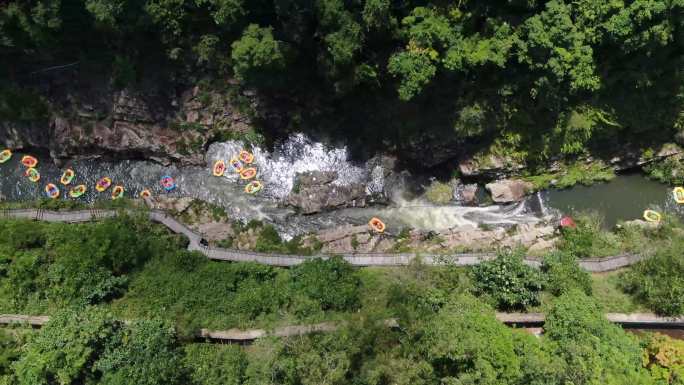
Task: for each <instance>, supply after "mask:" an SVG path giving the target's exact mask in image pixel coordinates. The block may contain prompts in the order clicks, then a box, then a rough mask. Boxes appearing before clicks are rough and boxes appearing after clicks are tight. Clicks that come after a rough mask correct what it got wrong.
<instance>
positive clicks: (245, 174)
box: [240, 167, 257, 180]
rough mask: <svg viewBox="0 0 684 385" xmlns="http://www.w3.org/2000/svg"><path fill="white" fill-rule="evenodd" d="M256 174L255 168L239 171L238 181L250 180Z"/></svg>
mask: <svg viewBox="0 0 684 385" xmlns="http://www.w3.org/2000/svg"><path fill="white" fill-rule="evenodd" d="M256 174H257V170H256V168H254V167H249V168H246V169H244V170H242V171H240V179H244V180H248V179H252V178H254V177H255V176H256Z"/></svg>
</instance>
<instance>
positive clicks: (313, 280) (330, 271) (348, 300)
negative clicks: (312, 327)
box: [292, 257, 361, 310]
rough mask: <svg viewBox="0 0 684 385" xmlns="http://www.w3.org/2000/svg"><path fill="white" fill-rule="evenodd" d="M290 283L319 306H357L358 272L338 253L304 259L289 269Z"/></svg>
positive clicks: (332, 307) (332, 308) (335, 307)
mask: <svg viewBox="0 0 684 385" xmlns="http://www.w3.org/2000/svg"><path fill="white" fill-rule="evenodd" d="M292 285H293V287H294V288H295V290H298V291H300V292H302V293H304V294H305V295H307V296H308V297H310V298H313V299H314V300H316V301H318V302H319V303H320V306H321V308H322V309H323V310H352V309H355V308H357V307H358V306H359V302H360V298H359V286H360V285H361V281H360V279H359V276H358V274H357V272H356V270H355V269H354V267H353V266H351V265H350V264H349V263H347V261H345V260H344V259H343V258H342V257H332V258H330V259H321V258H315V259H310V260H307V261H306V262H304V263H302V264H301V265H299V266H297V267H295V268H293V269H292Z"/></svg>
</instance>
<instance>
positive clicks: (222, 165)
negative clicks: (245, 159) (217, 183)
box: [211, 160, 226, 176]
mask: <svg viewBox="0 0 684 385" xmlns="http://www.w3.org/2000/svg"><path fill="white" fill-rule="evenodd" d="M211 172H212V174H214V176H223V173H224V172H226V162H224V161H222V160H217V161H216V162H215V163H214V167H213V168H212V170H211Z"/></svg>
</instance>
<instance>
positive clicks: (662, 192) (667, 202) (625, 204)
mask: <svg viewBox="0 0 684 385" xmlns="http://www.w3.org/2000/svg"><path fill="white" fill-rule="evenodd" d="M541 198H542V200H543V202H544V203H545V204H546V206H547V207H549V208H554V209H557V210H559V211H561V213H563V214H572V213H573V212H581V211H596V212H598V213H599V214H601V215H602V216H603V217H604V225H605V226H606V227H612V226H614V225H615V224H616V223H617V222H618V221H621V220H630V219H636V218H641V217H642V214H643V212H644V210H645V209H648V208H650V209H656V210H658V211H660V212H664V213H670V214H678V215H682V214H683V213H684V205H678V204H677V203H676V202H675V201H674V198H673V196H672V188H671V187H669V186H666V185H664V184H661V183H657V182H654V181H652V180H650V179H647V178H645V177H644V176H643V175H640V174H629V175H620V176H618V177H616V178H615V179H614V180H612V181H611V182H608V183H600V184H596V185H593V186H575V187H572V188H569V189H565V190H548V191H544V192H543V193H541Z"/></svg>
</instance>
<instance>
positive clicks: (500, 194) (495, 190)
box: [485, 179, 534, 203]
mask: <svg viewBox="0 0 684 385" xmlns="http://www.w3.org/2000/svg"><path fill="white" fill-rule="evenodd" d="M485 188H486V189H487V191H489V193H490V194H491V196H492V200H493V201H494V202H496V203H510V202H518V201H520V200H522V199H523V198H524V197H525V195H527V194H529V193H530V192H532V191H533V190H534V185H533V184H532V183H530V182H527V181H524V180H521V179H503V180H499V181H496V182H492V183H487V184H486V185H485Z"/></svg>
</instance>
